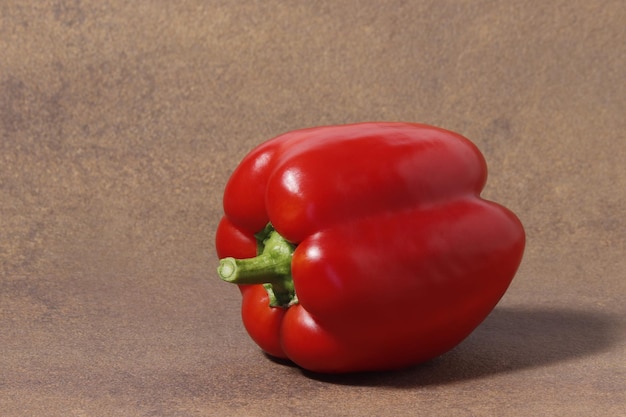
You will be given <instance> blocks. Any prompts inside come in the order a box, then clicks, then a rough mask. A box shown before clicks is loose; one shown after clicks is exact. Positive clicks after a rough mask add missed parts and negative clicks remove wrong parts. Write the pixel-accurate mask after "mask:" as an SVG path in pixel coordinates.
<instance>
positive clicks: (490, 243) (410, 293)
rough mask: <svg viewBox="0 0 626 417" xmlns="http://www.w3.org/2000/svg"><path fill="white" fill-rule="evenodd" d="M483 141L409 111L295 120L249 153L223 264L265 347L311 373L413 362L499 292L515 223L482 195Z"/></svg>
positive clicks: (221, 236) (247, 321)
mask: <svg viewBox="0 0 626 417" xmlns="http://www.w3.org/2000/svg"><path fill="white" fill-rule="evenodd" d="M486 176H487V169H486V164H485V161H484V159H483V156H482V155H481V153H480V151H479V150H478V149H477V148H476V146H474V145H473V144H472V143H471V142H470V141H469V140H467V139H466V138H464V137H463V136H460V135H458V134H456V133H453V132H450V131H446V130H443V129H439V128H435V127H432V126H426V125H420V124H409V123H361V124H353V125H345V126H327V127H319V128H310V129H303V130H298V131H294V132H290V133H286V134H283V135H281V136H278V137H276V138H274V139H272V140H270V141H268V142H265V143H263V144H261V145H260V146H258V147H257V148H256V149H254V150H253V151H252V152H250V153H249V154H248V155H247V156H246V157H245V158H244V159H243V161H242V162H241V163H240V165H239V166H238V167H237V168H236V170H235V171H234V172H233V174H232V176H231V178H230V180H229V181H228V183H227V185H226V190H225V193H224V211H225V215H224V217H223V218H222V220H221V222H220V224H219V227H218V230H217V234H216V247H217V252H218V255H219V257H220V258H221V261H220V266H219V268H218V273H219V275H220V277H221V278H222V279H223V280H225V281H227V282H231V283H235V284H238V285H239V287H240V289H241V292H242V295H243V300H242V317H243V323H244V326H245V328H246V329H247V331H248V333H249V334H250V336H251V337H252V339H253V340H254V341H255V342H256V343H257V344H258V345H259V346H260V347H261V349H262V350H264V351H265V352H266V353H267V354H269V355H271V356H274V357H278V358H286V359H289V360H291V361H293V362H294V363H295V364H297V365H299V366H300V367H302V368H304V369H308V370H311V371H314V372H328V373H338V372H352V371H369V370H389V369H396V368H401V367H406V366H409V365H413V364H417V363H420V362H423V361H426V360H429V359H431V358H434V357H436V356H438V355H441V354H442V353H444V352H446V351H448V350H449V349H451V348H453V347H454V346H455V345H457V344H458V343H460V342H461V341H462V340H463V339H464V338H465V337H467V336H468V335H469V334H470V333H471V332H472V331H473V330H474V329H475V328H476V326H478V325H479V324H480V323H481V322H482V321H483V319H485V317H486V316H487V315H488V314H489V313H490V312H491V310H492V309H493V308H494V306H495V305H496V303H497V302H498V301H499V300H500V298H501V297H502V296H503V295H504V293H505V291H506V289H507V288H508V286H509V284H510V282H511V280H512V279H513V276H514V274H515V272H516V270H517V268H518V266H519V264H520V262H521V259H522V253H523V250H524V242H525V236H524V229H523V227H522V224H521V223H520V221H519V220H518V218H517V217H516V216H515V215H514V214H513V213H512V212H511V211H509V210H507V209H506V208H504V207H502V206H500V205H498V204H496V203H493V202H490V201H486V200H484V199H482V198H481V197H480V192H481V190H482V188H483V186H484V184H485V181H486Z"/></svg>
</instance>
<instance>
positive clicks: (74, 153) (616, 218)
mask: <svg viewBox="0 0 626 417" xmlns="http://www.w3.org/2000/svg"><path fill="white" fill-rule="evenodd" d="M624 22H626V7H624V2H623V1H620V0H609V1H599V0H598V1H590V0H562V1H544V0H532V1H530V0H524V1H517V2H514V1H495V0H472V1H464V0H458V1H452V0H443V1H442V0H424V1H376V2H374V1H370V2H368V1H345V2H333V1H286V0H280V1H278V0H276V1H263V2H256V1H241V2H236V1H225V0H224V1H201V0H189V1H184V2H171V1H166V0H160V1H158V0H154V1H137V2H127V1H122V0H104V1H102V0H98V1H95V0H93V1H87V0H82V1H81V0H58V1H17V0H7V1H2V2H0V410H1V414H2V415H3V416H44V415H45V416H109V415H110V416H120V415H125V416H212V415H216V416H217V415H219V416H231V415H232V416H235V415H236V416H239V415H251V416H276V415H293V416H326V415H332V416H363V415H378V416H383V415H390V416H391V415H393V416H397V415H424V416H429V417H436V416H496V415H497V416H518V415H519V416H530V415H550V416H602V417H606V416H617V415H620V413H621V412H623V410H624V408H625V406H626V397H625V390H626V383H625V380H626V372H625V371H626V367H625V364H626V354H625V353H626V352H625V348H624V346H625V343H624V341H625V340H626V330H625V321H624V317H625V313H626V307H625V306H626V299H625V298H626V297H625V295H626V288H625V278H626V277H625V272H624V271H625V270H626V256H625V240H626V238H625V215H624V212H625V207H626V168H625V163H624V161H625V160H626V151H625V150H626V140H625V134H624V132H625V131H626V117H625V114H624V110H625V105H626V87H625V86H626V67H625V65H626V43H625V42H624V39H626V26H625V25H624ZM366 120H403V121H417V122H424V123H430V124H435V125H439V126H442V127H445V128H448V129H451V130H455V131H458V132H459V133H462V134H463V135H465V136H467V137H469V138H471V139H472V140H473V141H474V142H475V143H476V144H477V145H478V146H479V147H480V148H481V149H482V150H483V152H484V154H485V156H486V158H487V161H488V164H489V168H490V178H489V181H488V185H487V187H486V189H485V192H484V196H485V197H487V198H490V199H494V200H496V201H498V202H500V203H502V204H504V205H506V206H508V207H509V208H511V209H512V210H514V211H515V212H516V213H517V214H518V215H519V217H520V218H521V219H522V221H523V222H524V224H525V226H526V229H527V235H528V245H527V251H526V254H525V258H524V261H523V263H522V266H521V267H520V270H519V273H518V275H517V277H516V278H515V280H514V282H513V284H512V286H511V287H510V289H509V291H508V293H507V294H506V295H505V297H504V298H503V299H502V301H501V303H500V304H499V305H498V307H497V308H496V309H495V310H494V312H493V313H492V314H491V316H490V317H489V318H488V319H487V320H486V321H485V322H484V323H483V325H481V327H479V328H478V329H477V330H476V331H475V332H474V333H473V334H472V335H471V336H470V337H469V338H468V339H467V340H466V341H465V342H464V343H462V344H461V345H460V346H458V347H457V348H456V349H454V350H453V351H451V352H450V353H448V354H446V355H444V356H442V357H441V358H439V359H437V360H434V361H432V362H430V363H428V364H425V365H423V366H418V367H415V368H412V369H408V370H406V371H401V372H396V373H381V374H373V375H360V376H347V377H332V378H331V377H328V378H319V377H314V376H312V375H307V374H304V373H302V372H301V371H300V370H298V369H297V368H293V367H289V366H284V365H280V364H276V363H273V362H271V361H269V360H268V359H267V358H265V357H264V356H263V355H262V354H261V353H260V352H259V351H258V349H257V348H256V347H255V346H254V345H253V343H252V342H251V341H250V340H249V339H248V337H247V335H246V334H245V331H244V330H243V328H242V326H241V324H240V319H239V294H238V292H237V290H236V289H235V288H233V287H231V286H229V285H226V284H224V283H222V282H221V281H220V280H219V279H218V278H217V277H216V274H215V273H214V270H215V267H216V263H217V259H216V256H215V254H214V243H213V239H214V230H215V227H216V224H217V222H218V220H219V217H220V216H221V193H222V190H223V187H224V184H225V182H226V180H227V178H228V176H229V174H230V173H231V172H232V170H233V169H234V167H235V166H236V164H237V163H238V161H239V160H240V158H241V157H243V155H245V153H247V151H248V150H250V149H251V148H252V147H253V146H255V145H257V144H258V143H260V142H261V141H263V140H266V139H269V138H270V137H273V136H275V135H278V134H280V133H282V132H284V131H287V130H292V129H297V128H301V127H307V126H313V125H322V124H335V123H347V122H357V121H366ZM620 410H621V411H620ZM621 415H623V414H621Z"/></svg>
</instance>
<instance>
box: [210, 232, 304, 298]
mask: <svg viewBox="0 0 626 417" xmlns="http://www.w3.org/2000/svg"><path fill="white" fill-rule="evenodd" d="M260 236H261V239H262V240H260V241H259V251H260V253H259V255H258V256H256V257H254V258H247V259H235V258H223V259H221V260H220V264H219V267H218V268H217V273H218V274H219V276H220V278H222V280H224V281H226V282H230V283H233V284H239V285H249V284H264V287H265V289H266V290H267V293H268V295H269V297H270V305H271V306H273V307H288V306H290V305H292V304H294V303H297V298H296V294H295V290H294V286H293V279H292V277H291V258H292V256H293V251H294V250H295V246H294V245H293V244H291V243H289V242H288V241H286V240H285V238H283V237H282V236H281V235H280V234H278V232H276V231H275V230H274V229H273V228H270V227H268V228H266V229H265V231H264V233H263V234H262V235H260Z"/></svg>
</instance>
